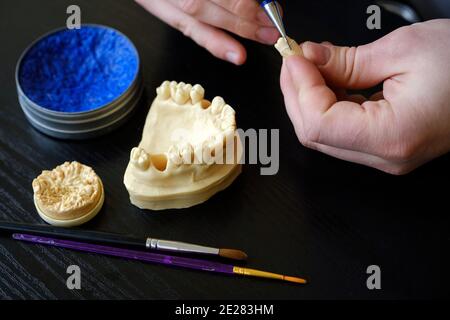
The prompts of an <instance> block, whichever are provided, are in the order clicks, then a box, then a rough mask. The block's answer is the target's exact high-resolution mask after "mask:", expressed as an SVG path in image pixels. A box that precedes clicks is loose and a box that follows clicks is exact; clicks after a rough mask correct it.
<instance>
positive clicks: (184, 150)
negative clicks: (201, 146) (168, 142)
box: [168, 143, 194, 165]
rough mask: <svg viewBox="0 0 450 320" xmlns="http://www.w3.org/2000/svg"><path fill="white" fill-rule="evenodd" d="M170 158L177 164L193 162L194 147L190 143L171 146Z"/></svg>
mask: <svg viewBox="0 0 450 320" xmlns="http://www.w3.org/2000/svg"><path fill="white" fill-rule="evenodd" d="M168 158H169V161H170V162H171V163H174V164H176V165H181V164H193V162H194V148H193V147H192V145H191V144H189V143H185V144H182V145H178V146H177V145H175V146H171V147H170V149H169V152H168Z"/></svg>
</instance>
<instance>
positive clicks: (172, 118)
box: [124, 81, 242, 210]
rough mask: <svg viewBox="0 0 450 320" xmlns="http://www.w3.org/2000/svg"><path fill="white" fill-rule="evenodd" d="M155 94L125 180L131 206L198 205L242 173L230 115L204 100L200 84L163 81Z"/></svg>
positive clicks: (229, 109)
mask: <svg viewBox="0 0 450 320" xmlns="http://www.w3.org/2000/svg"><path fill="white" fill-rule="evenodd" d="M156 92H157V97H156V98H155V100H154V101H153V104H152V106H151V108H150V111H149V113H148V116H147V120H146V123H145V127H144V132H143V135H142V141H141V142H140V144H139V146H138V147H137V148H134V149H133V150H132V151H131V156H130V162H129V164H128V167H127V169H126V172H125V176H124V184H125V186H126V188H127V190H128V192H129V194H130V200H131V203H132V204H134V205H135V206H137V207H139V208H141V209H151V210H164V209H175V208H177V209H180V208H187V207H191V206H194V205H197V204H200V203H202V202H204V201H206V200H208V199H209V198H210V197H211V196H213V195H214V194H215V193H217V192H219V191H221V190H223V189H225V188H227V187H228V186H229V185H230V184H231V183H232V182H233V181H234V180H235V179H236V177H237V176H238V175H239V174H240V173H241V169H242V168H241V167H242V166H241V164H240V163H239V161H238V160H240V158H239V157H238V155H239V154H241V155H242V152H241V151H239V150H242V149H241V146H242V145H241V141H240V139H239V136H238V135H237V134H236V120H235V111H234V110H233V108H232V107H230V106H229V105H227V104H226V103H225V101H224V100H223V99H222V98H221V97H216V98H214V100H213V101H212V102H209V101H207V100H205V99H204V96H205V90H204V89H203V87H202V86H200V85H195V86H192V85H190V84H185V83H183V82H180V83H177V82H175V81H172V82H169V81H165V82H164V83H163V84H162V85H161V86H160V87H159V88H158V89H157V90H156ZM230 143H231V146H232V147H229V146H230ZM230 156H231V157H230ZM224 159H227V160H224ZM230 159H231V160H232V161H229V160H230ZM218 160H224V161H218Z"/></svg>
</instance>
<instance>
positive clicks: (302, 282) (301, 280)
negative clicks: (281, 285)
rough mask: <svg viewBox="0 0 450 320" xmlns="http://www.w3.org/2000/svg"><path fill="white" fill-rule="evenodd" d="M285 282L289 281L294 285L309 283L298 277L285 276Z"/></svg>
mask: <svg viewBox="0 0 450 320" xmlns="http://www.w3.org/2000/svg"><path fill="white" fill-rule="evenodd" d="M284 280H285V281H289V282H294V283H300V284H306V283H307V281H306V280H305V279H302V278H297V277H288V276H284Z"/></svg>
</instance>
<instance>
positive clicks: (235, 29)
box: [136, 0, 279, 65]
mask: <svg viewBox="0 0 450 320" xmlns="http://www.w3.org/2000/svg"><path fill="white" fill-rule="evenodd" d="M136 2H137V3H139V4H140V5H141V6H143V7H144V8H145V9H146V10H147V11H149V12H151V13H152V14H154V15H155V16H156V17H158V18H159V19H161V20H162V21H164V22H166V23H167V24H169V25H170V26H172V27H174V28H175V29H178V30H180V31H181V32H183V34H184V35H186V36H187V37H190V38H191V39H192V40H194V41H195V42H196V43H197V44H198V45H200V46H202V47H204V48H205V49H207V50H208V51H209V52H211V53H212V54H213V55H214V56H216V57H218V58H220V59H223V60H227V61H229V62H231V63H234V64H237V65H240V64H243V63H244V62H245V60H246V58H247V52H246V50H245V48H244V46H243V45H242V44H241V43H240V42H239V41H237V40H236V39H234V38H233V37H232V36H230V35H229V34H228V33H227V32H226V31H228V32H231V33H234V34H236V35H239V36H241V37H243V38H246V39H251V40H255V41H258V42H261V43H264V44H274V43H275V42H276V40H277V39H278V37H279V33H278V31H277V30H276V29H275V27H274V26H273V24H272V22H271V21H270V20H269V18H268V17H267V15H266V14H265V13H264V11H263V10H262V8H261V7H260V6H259V5H258V3H257V2H256V1H255V0H136Z"/></svg>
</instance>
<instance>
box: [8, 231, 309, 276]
mask: <svg viewBox="0 0 450 320" xmlns="http://www.w3.org/2000/svg"><path fill="white" fill-rule="evenodd" d="M12 237H13V239H15V240H19V241H25V242H31V243H38V244H45V245H49V246H53V247H60V248H66V249H73V250H78V251H84V252H91V253H98V254H103V255H107V256H114V257H120V258H126V259H133V260H139V261H145V262H152V263H159V264H163V265H169V266H175V267H182V268H188V269H195V270H202V271H209V272H217V273H225V274H239V275H244V276H254V277H261V278H269V279H278V280H284V281H289V282H295V283H301V284H304V283H306V280H304V279H301V278H297V277H288V276H284V275H281V274H276V273H271V272H265V271H260V270H255V269H249V268H242V267H237V266H233V265H228V264H223V263H218V262H213V261H207V260H200V259H193V258H184V257H177V256H168V255H163V254H157V253H150V252H144V251H137V250H130V249H123V248H116V247H109V246H102V245H97V244H92V243H83V242H77V241H70V240H61V239H55V238H47V237H41V236H35V235H29V234H22V233H15V234H13V235H12Z"/></svg>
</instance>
